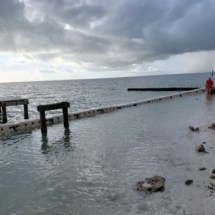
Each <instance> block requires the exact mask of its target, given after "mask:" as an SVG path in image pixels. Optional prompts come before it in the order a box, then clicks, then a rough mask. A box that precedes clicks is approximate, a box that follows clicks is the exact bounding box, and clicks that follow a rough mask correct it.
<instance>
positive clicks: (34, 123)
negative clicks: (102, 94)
mask: <svg viewBox="0 0 215 215" xmlns="http://www.w3.org/2000/svg"><path fill="white" fill-rule="evenodd" d="M203 92H205V88H199V89H195V90H190V91H185V92H180V93H175V94H171V95H168V96H160V97H156V98H150V99H146V100H143V101H137V102H131V103H125V104H121V105H114V106H109V107H99V108H93V109H88V110H83V111H77V112H72V113H69V114H68V118H69V120H76V119H80V118H85V117H90V116H94V115H97V114H102V113H109V112H112V111H116V110H119V109H123V108H128V107H133V106H138V105H143V104H148V103H152V102H158V101H162V100H169V99H173V98H177V97H182V96H185V95H193V94H197V93H203ZM62 122H63V114H58V115H53V116H49V117H47V118H46V124H47V125H54V124H58V123H62ZM40 127H41V123H40V119H39V118H38V119H26V120H23V121H21V122H13V123H6V124H1V125H0V134H7V133H10V132H14V131H20V130H27V129H34V128H40Z"/></svg>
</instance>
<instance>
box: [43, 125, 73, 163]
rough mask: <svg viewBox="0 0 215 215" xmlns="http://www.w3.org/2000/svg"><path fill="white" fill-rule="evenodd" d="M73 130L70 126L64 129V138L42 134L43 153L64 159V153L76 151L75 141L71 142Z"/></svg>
mask: <svg viewBox="0 0 215 215" xmlns="http://www.w3.org/2000/svg"><path fill="white" fill-rule="evenodd" d="M71 137H72V136H71V131H70V129H69V128H67V129H65V130H64V135H63V137H62V138H60V139H58V140H57V141H56V139H53V137H52V136H48V134H42V136H41V143H42V145H41V153H42V154H46V155H49V157H53V156H54V157H55V158H56V157H59V156H60V157H61V160H64V159H63V157H64V155H67V154H68V152H70V151H74V143H72V142H71Z"/></svg>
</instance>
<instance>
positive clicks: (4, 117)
mask: <svg viewBox="0 0 215 215" xmlns="http://www.w3.org/2000/svg"><path fill="white" fill-rule="evenodd" d="M2 122H3V123H6V122H7V110H6V107H5V106H3V107H2Z"/></svg>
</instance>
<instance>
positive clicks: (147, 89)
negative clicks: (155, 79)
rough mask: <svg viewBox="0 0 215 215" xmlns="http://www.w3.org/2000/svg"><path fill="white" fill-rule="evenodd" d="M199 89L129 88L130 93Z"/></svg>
mask: <svg viewBox="0 0 215 215" xmlns="http://www.w3.org/2000/svg"><path fill="white" fill-rule="evenodd" d="M196 89H198V87H168V88H128V91H189V90H196Z"/></svg>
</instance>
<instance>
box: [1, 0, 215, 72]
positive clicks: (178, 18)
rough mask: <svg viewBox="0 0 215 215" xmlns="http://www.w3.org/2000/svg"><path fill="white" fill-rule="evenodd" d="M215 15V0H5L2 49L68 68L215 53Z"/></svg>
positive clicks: (128, 65) (107, 67)
mask: <svg viewBox="0 0 215 215" xmlns="http://www.w3.org/2000/svg"><path fill="white" fill-rule="evenodd" d="M214 21H215V1H213V0H204V1H202V0H187V1H172V0H162V1H160V0H144V1H139V0H118V1H113V0H108V1H97V0H76V1H73V0H45V1H44V0H22V1H21V0H0V54H1V55H2V56H3V55H5V54H13V55H17V54H18V55H21V56H22V57H23V59H16V60H14V62H15V61H16V62H25V63H26V61H27V62H28V63H35V64H41V67H42V66H43V64H49V65H51V66H54V67H55V69H56V68H57V67H56V66H59V65H65V66H66V67H65V70H67V71H75V70H76V71H79V72H80V71H95V70H96V71H98V72H99V71H115V70H132V68H133V69H134V68H139V69H140V70H141V69H143V66H144V65H145V64H146V65H147V64H150V63H153V62H156V61H162V60H165V59H170V58H171V57H174V56H178V55H183V54H190V53H191V54H192V53H202V52H204V53H205V52H208V53H209V55H210V56H211V55H212V56H214V52H213V51H214V50H215V39H214V38H215V28H214ZM210 58H211V57H210ZM200 59H201V57H200ZM197 61H198V59H197ZM202 63H204V62H202ZM208 63H209V64H210V65H211V64H212V65H214V64H213V60H211V61H210V62H207V65H208ZM137 65H139V66H137ZM38 67H39V66H38ZM150 67H151V68H153V66H150V65H149V66H148V68H150ZM151 70H152V71H153V70H154V69H151ZM39 71H40V72H41V71H53V68H50V69H48V70H47V69H46V70H44V69H43V68H40V69H39ZM73 73H74V72H72V74H73Z"/></svg>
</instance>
